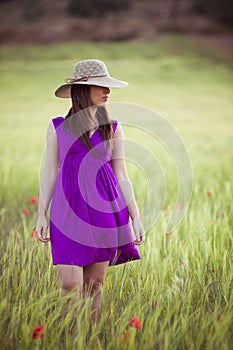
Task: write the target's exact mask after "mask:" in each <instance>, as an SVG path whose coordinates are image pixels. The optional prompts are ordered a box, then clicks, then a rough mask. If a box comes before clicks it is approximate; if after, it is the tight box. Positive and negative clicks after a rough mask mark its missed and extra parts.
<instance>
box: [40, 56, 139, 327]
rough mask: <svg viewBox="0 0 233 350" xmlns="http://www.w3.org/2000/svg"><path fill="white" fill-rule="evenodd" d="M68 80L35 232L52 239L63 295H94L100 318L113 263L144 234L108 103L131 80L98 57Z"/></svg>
mask: <svg viewBox="0 0 233 350" xmlns="http://www.w3.org/2000/svg"><path fill="white" fill-rule="evenodd" d="M66 82H67V83H66V84H63V85H62V86H60V87H59V88H58V89H57V90H56V92H55V95H56V96H57V97H61V98H71V99H72V107H71V109H70V111H69V113H68V114H67V116H66V117H65V118H63V117H57V118H53V119H52V120H51V121H50V123H49V125H48V130H47V148H46V161H45V168H44V174H43V178H42V182H41V188H40V199H39V206H38V221H37V226H36V232H37V235H38V239H39V240H40V241H41V242H44V243H46V242H48V241H49V240H50V243H51V249H52V258H53V264H54V265H57V272H58V281H59V284H60V287H61V296H64V295H66V294H67V293H68V292H70V291H73V292H74V291H75V294H73V295H75V299H76V298H77V296H78V295H79V297H84V298H85V296H87V295H90V296H91V297H92V315H93V320H94V321H97V322H98V323H99V321H100V316H101V305H102V293H103V284H104V280H105V277H106V273H107V269H108V267H109V266H115V265H118V264H122V263H126V262H128V261H132V260H137V259H140V258H141V257H140V253H139V250H138V247H137V245H139V244H141V243H143V242H144V239H145V232H144V229H143V226H142V224H141V222H140V217H139V211H138V208H137V204H136V202H135V197H134V193H133V189H132V186H131V183H130V180H129V178H128V175H127V170H126V166H125V161H124V150H123V137H124V136H123V131H122V128H121V126H120V123H119V122H118V121H117V120H111V119H110V117H109V115H108V112H107V110H106V108H105V105H106V104H107V102H108V99H109V95H110V87H112V88H121V87H125V86H127V85H128V83H126V82H123V81H120V80H117V79H114V78H112V77H111V76H110V75H109V72H108V70H107V67H106V65H105V64H104V63H103V62H102V61H100V60H84V61H80V62H78V63H77V64H76V65H75V67H74V70H73V75H72V79H68V80H66ZM119 186H120V187H119ZM51 198H52V201H51V208H50V239H49V238H47V237H46V236H47V228H48V225H47V220H46V213H47V210H48V207H49V203H50V200H51ZM129 216H130V217H131V221H132V227H133V230H134V233H135V236H136V237H133V235H132V231H131V228H130V222H129ZM88 293H89V294H88Z"/></svg>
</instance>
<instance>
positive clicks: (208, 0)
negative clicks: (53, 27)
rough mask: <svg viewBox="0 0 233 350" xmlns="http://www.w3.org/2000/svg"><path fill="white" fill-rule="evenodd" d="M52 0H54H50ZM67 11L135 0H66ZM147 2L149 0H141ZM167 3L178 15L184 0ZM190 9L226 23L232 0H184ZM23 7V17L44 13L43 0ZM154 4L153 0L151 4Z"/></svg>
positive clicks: (106, 8)
mask: <svg viewBox="0 0 233 350" xmlns="http://www.w3.org/2000/svg"><path fill="white" fill-rule="evenodd" d="M14 1H15V0H0V4H1V3H6V2H14ZM50 1H51V3H52V1H55V0H50ZM64 1H65V0H64ZM66 1H67V6H66V8H67V13H69V14H71V15H79V16H83V17H91V16H100V15H104V14H106V13H108V12H117V11H120V10H126V9H130V8H132V6H133V5H134V4H135V3H136V0H66ZM141 1H144V3H145V4H146V3H148V2H149V0H141ZM165 3H167V4H169V7H170V16H171V17H173V16H174V17H176V16H179V11H180V5H181V3H184V0H167V1H166V0H164V4H165ZM185 3H186V4H189V6H190V9H191V11H193V12H194V13H199V14H203V15H207V16H211V17H214V18H215V19H217V20H220V21H225V22H228V23H232V22H233V0H185ZM21 4H22V6H23V7H24V18H25V19H26V20H35V19H37V18H39V17H41V16H43V15H44V14H45V13H46V6H45V4H44V2H43V0H21ZM155 4H156V0H154V2H153V5H155ZM158 5H159V2H158Z"/></svg>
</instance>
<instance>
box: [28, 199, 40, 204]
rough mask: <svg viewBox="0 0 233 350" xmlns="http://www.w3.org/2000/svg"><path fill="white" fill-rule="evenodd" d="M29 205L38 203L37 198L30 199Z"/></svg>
mask: <svg viewBox="0 0 233 350" xmlns="http://www.w3.org/2000/svg"><path fill="white" fill-rule="evenodd" d="M29 203H30V204H37V203H38V198H37V197H32V198H31V199H30V201H29Z"/></svg>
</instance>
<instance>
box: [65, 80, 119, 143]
mask: <svg viewBox="0 0 233 350" xmlns="http://www.w3.org/2000/svg"><path fill="white" fill-rule="evenodd" d="M71 99H72V107H71V108H70V110H69V112H68V114H67V115H66V116H65V123H64V127H65V129H66V130H67V131H68V132H69V133H70V131H72V132H73V133H74V134H75V135H76V136H77V137H78V138H79V139H80V140H81V141H82V142H83V143H84V145H86V146H87V147H88V149H92V148H93V145H92V143H91V141H90V130H91V129H93V128H95V127H98V128H99V130H100V134H101V136H102V139H103V141H106V142H105V145H107V148H109V147H110V142H109V140H110V139H111V138H112V137H113V126H112V121H111V119H110V116H109V113H108V111H107V110H106V108H105V106H96V107H94V108H91V107H92V104H91V97H90V85H84V84H73V85H71ZM94 114H95V115H94ZM95 117H96V118H95ZM105 147H106V146H105Z"/></svg>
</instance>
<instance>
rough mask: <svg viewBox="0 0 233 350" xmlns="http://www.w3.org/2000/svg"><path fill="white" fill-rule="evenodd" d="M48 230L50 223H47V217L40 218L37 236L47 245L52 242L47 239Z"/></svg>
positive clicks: (36, 230)
mask: <svg viewBox="0 0 233 350" xmlns="http://www.w3.org/2000/svg"><path fill="white" fill-rule="evenodd" d="M47 229H48V223H47V220H46V217H45V216H43V217H39V218H38V221H37V225H36V229H35V232H36V234H37V237H38V239H39V240H40V241H41V242H44V243H47V242H48V241H49V240H50V238H48V237H46V236H47Z"/></svg>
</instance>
